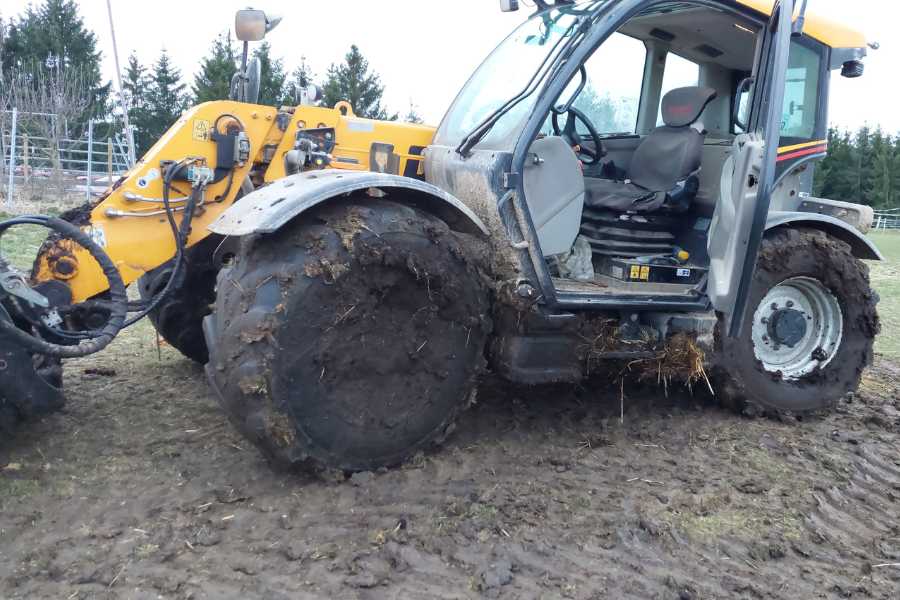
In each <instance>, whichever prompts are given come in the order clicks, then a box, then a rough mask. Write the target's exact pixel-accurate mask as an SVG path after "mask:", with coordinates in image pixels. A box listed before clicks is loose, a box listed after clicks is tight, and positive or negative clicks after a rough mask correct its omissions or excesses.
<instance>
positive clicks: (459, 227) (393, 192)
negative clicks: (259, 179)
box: [209, 169, 488, 236]
mask: <svg viewBox="0 0 900 600" xmlns="http://www.w3.org/2000/svg"><path fill="white" fill-rule="evenodd" d="M359 193H368V194H369V195H370V196H373V197H376V198H385V199H387V200H391V201H393V202H398V203H400V204H405V205H407V206H412V207H415V208H418V209H420V210H423V211H425V212H427V213H430V214H432V215H434V216H436V217H438V218H439V219H441V220H443V221H444V222H445V223H447V225H448V226H449V227H450V228H451V229H453V230H454V231H458V232H460V233H470V234H476V235H477V234H482V235H488V230H487V228H486V227H485V225H484V223H483V222H482V221H481V219H479V218H478V216H477V215H476V214H475V213H474V212H472V210H471V209H470V208H469V207H468V206H466V205H465V204H463V203H462V202H461V201H460V200H459V199H457V198H455V197H454V196H452V195H451V194H448V193H447V192H445V191H444V190H442V189H440V188H438V187H435V186H433V185H431V184H429V183H426V182H424V181H420V180H418V179H413V178H411V177H401V176H399V175H389V174H385V173H373V172H370V171H343V170H338V169H327V170H322V171H308V172H306V173H298V174H297V175H291V176H289V177H285V178H284V179H279V180H278V181H276V182H274V183H272V184H270V185H268V186H266V187H263V188H260V189H258V190H257V191H255V192H253V193H251V194H248V195H246V196H244V197H243V198H241V201H240V202H238V203H236V204H234V205H233V206H231V207H230V208H228V210H226V211H225V212H224V213H223V214H222V215H220V216H219V218H218V219H216V220H215V221H213V223H212V224H211V225H210V226H209V230H210V231H212V232H213V233H218V234H220V235H224V236H245V235H252V234H261V233H273V232H275V231H278V230H279V229H281V228H282V227H284V226H285V225H286V224H288V223H289V222H291V221H292V220H293V219H294V218H296V217H297V216H299V215H301V214H302V213H304V212H306V211H308V210H309V209H311V208H313V207H315V206H318V205H320V204H322V203H324V202H328V201H330V200H333V199H338V198H344V197H347V196H350V195H352V194H359Z"/></svg>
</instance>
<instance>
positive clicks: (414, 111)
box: [403, 100, 425, 125]
mask: <svg viewBox="0 0 900 600" xmlns="http://www.w3.org/2000/svg"><path fill="white" fill-rule="evenodd" d="M418 108H419V107H417V106H416V105H415V104H413V101H412V100H410V101H409V112H408V113H406V116H405V117H403V120H404V121H405V122H406V123H414V124H416V125H421V124H422V123H424V122H425V119H423V118H422V116H421V115H420V114H419V110H418Z"/></svg>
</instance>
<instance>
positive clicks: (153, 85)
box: [144, 50, 187, 140]
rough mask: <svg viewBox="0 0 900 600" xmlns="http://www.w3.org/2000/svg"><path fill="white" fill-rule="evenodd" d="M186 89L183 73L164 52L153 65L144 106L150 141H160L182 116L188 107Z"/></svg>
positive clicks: (147, 133)
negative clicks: (182, 78)
mask: <svg viewBox="0 0 900 600" xmlns="http://www.w3.org/2000/svg"><path fill="white" fill-rule="evenodd" d="M186 87H187V86H186V85H185V84H184V83H183V82H182V81H181V72H180V71H179V70H178V69H177V68H176V67H175V66H174V65H173V64H172V61H171V59H170V58H169V54H168V52H166V51H165V50H163V51H162V53H161V54H160V55H159V59H157V61H156V63H155V64H154V65H153V72H152V73H151V74H150V82H149V86H148V88H147V95H146V103H145V105H144V107H145V111H146V113H147V128H146V135H147V137H148V139H149V140H157V139H159V137H160V136H162V134H163V133H165V132H166V131H167V130H168V129H169V127H171V126H172V124H173V123H175V121H177V120H178V117H180V116H181V113H182V112H183V111H184V109H185V107H186V105H187V100H186V97H185V88H186Z"/></svg>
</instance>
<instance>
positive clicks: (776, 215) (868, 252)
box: [766, 211, 884, 260]
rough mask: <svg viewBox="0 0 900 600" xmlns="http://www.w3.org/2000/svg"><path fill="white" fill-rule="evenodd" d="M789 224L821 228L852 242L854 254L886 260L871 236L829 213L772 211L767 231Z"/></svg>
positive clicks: (865, 258)
mask: <svg viewBox="0 0 900 600" xmlns="http://www.w3.org/2000/svg"><path fill="white" fill-rule="evenodd" d="M786 225H789V226H791V227H808V228H810V229H820V230H822V231H824V232H826V233H828V234H829V235H832V236H834V237H836V238H837V239H839V240H841V241H844V242H846V243H848V244H850V248H851V250H852V252H853V256H855V257H856V258H860V259H863V260H884V255H883V254H881V251H880V250H879V249H878V248H877V247H876V246H875V244H873V243H872V241H871V240H869V238H867V237H866V236H865V235H863V234H862V233H860V232H859V230H858V229H856V228H854V227H852V226H851V225H848V224H847V223H845V222H844V221H841V220H840V219H837V218H835V217H831V216H828V215H820V214H816V213H808V212H794V211H772V212H770V213H769V217H768V219H767V220H766V231H771V230H772V229H775V228H777V227H783V226H786Z"/></svg>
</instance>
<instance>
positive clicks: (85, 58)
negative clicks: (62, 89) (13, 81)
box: [2, 0, 110, 116]
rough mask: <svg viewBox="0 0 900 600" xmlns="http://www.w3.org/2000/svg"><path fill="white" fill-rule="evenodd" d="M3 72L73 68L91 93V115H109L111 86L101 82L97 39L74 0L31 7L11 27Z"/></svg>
mask: <svg viewBox="0 0 900 600" xmlns="http://www.w3.org/2000/svg"><path fill="white" fill-rule="evenodd" d="M2 55H3V65H2V66H3V70H4V71H8V70H10V69H13V68H15V69H16V70H19V71H25V72H33V71H34V70H36V69H44V70H51V69H59V70H62V69H72V70H75V71H77V72H78V74H79V77H80V78H82V79H83V80H84V82H85V85H86V87H87V88H88V89H89V90H90V95H91V97H90V99H89V100H90V108H89V115H86V116H98V115H102V114H104V113H105V112H106V109H107V105H106V103H107V99H108V97H109V89H110V86H109V84H108V83H107V84H105V85H104V84H102V83H101V73H100V58H101V54H100V51H99V50H97V36H96V35H94V33H93V32H92V31H90V30H88V29H87V28H86V27H85V25H84V20H83V19H82V17H81V15H80V14H79V11H78V4H76V2H75V0H44V2H43V3H42V4H40V5H38V6H34V5H29V6H28V8H26V9H25V12H24V14H22V15H21V16H20V17H19V18H18V19H17V20H13V21H11V23H10V27H9V28H8V33H7V35H6V36H5V40H4V43H3V52H2Z"/></svg>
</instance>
